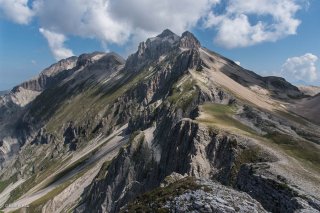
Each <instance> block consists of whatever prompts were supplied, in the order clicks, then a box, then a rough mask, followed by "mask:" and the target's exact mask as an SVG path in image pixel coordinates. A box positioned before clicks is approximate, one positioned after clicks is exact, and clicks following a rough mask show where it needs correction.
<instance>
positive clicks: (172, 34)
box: [157, 29, 177, 38]
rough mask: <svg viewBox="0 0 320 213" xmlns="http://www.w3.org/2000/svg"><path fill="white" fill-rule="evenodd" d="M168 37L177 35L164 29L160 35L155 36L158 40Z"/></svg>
mask: <svg viewBox="0 0 320 213" xmlns="http://www.w3.org/2000/svg"><path fill="white" fill-rule="evenodd" d="M168 36H177V35H176V34H175V33H173V32H172V31H171V30H169V29H165V30H164V31H163V32H162V33H161V34H159V35H157V37H158V38H165V37H168Z"/></svg>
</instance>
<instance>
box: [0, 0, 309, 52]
mask: <svg viewBox="0 0 320 213" xmlns="http://www.w3.org/2000/svg"><path fill="white" fill-rule="evenodd" d="M301 2H304V0H246V1H244V0H226V1H221V0H197V1H195V0H161V1H159V0H90V1H88V0H0V11H1V12H2V14H1V16H2V17H3V16H4V17H7V18H8V19H10V20H12V21H14V22H16V23H20V24H28V23H30V21H31V20H32V18H35V19H36V20H37V23H39V25H40V26H39V27H40V28H41V29H43V30H44V31H43V30H42V31H43V32H51V33H54V34H57V35H60V37H62V38H63V39H62V40H63V41H64V40H65V39H66V38H67V37H68V36H79V37H83V38H93V39H97V40H99V41H100V42H101V44H102V45H104V46H106V48H107V46H108V45H109V44H118V45H123V44H128V43H131V45H135V46H136V43H137V42H138V41H141V40H144V39H146V38H147V37H150V36H154V35H156V34H158V33H160V32H161V31H162V30H164V29H166V28H169V29H171V30H172V31H174V32H176V33H178V34H180V33H182V32H183V31H185V30H192V29H194V28H198V27H200V28H201V27H204V28H210V29H216V31H217V33H216V34H215V35H212V36H213V37H214V41H215V42H216V43H218V44H220V45H222V46H224V47H227V48H235V47H246V46H250V45H254V44H258V43H261V42H265V41H276V40H278V39H280V38H283V37H286V36H288V35H292V34H295V33H296V30H297V27H298V26H299V24H300V20H298V19H297V18H295V15H296V12H297V11H298V10H299V9H300V8H302V7H301V4H302V3H301ZM217 11H220V12H219V13H218V12H217ZM40 31H41V30H40ZM42 34H43V35H44V36H46V35H45V34H48V33H42ZM47 37H48V36H46V38H47ZM48 40H49V39H48ZM49 44H50V42H49ZM52 46H53V45H50V47H51V49H52V50H53V52H54V53H55V56H56V57H57V56H58V58H60V56H61V55H64V54H59V53H57V49H60V52H62V53H63V52H64V53H68V54H65V55H69V53H70V52H71V50H69V49H66V48H65V47H63V42H60V45H59V48H57V46H54V48H53V47H52Z"/></svg>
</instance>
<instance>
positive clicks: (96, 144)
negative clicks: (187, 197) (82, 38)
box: [0, 30, 320, 212]
mask: <svg viewBox="0 0 320 213" xmlns="http://www.w3.org/2000/svg"><path fill="white" fill-rule="evenodd" d="M74 60H75V58H74ZM69 65H70V64H69ZM69 65H68V66H67V67H69ZM71 67H72V68H71V69H67V70H62V71H61V72H62V73H64V72H66V73H68V74H66V75H63V76H62V77H61V79H60V78H59V83H56V84H52V85H50V86H49V88H45V89H44V90H43V91H41V93H40V94H38V95H37V96H36V97H35V99H34V100H32V101H31V102H30V103H28V104H27V105H25V106H24V111H23V116H17V119H18V120H17V122H16V124H15V125H12V126H10V128H7V129H10V130H11V133H12V134H11V133H10V134H9V136H10V138H11V139H8V137H9V136H6V137H4V138H3V137H2V138H0V139H1V141H3V142H2V144H1V147H0V149H1V151H2V153H1V154H2V155H1V157H2V158H3V156H4V155H3V153H6V152H4V151H3V150H4V147H5V146H6V147H8V146H10V144H13V143H12V140H16V141H18V143H14V144H20V145H19V146H16V148H15V151H13V152H10V154H9V155H11V157H10V158H6V157H4V159H3V160H2V162H5V163H4V164H3V165H2V166H3V167H2V168H3V169H2V170H1V172H0V180H2V181H5V180H8V178H11V179H12V177H13V176H15V177H16V179H17V180H24V182H22V183H20V184H21V185H20V186H19V187H18V188H12V190H11V191H10V195H8V198H7V199H6V200H3V201H2V200H0V201H1V202H0V205H1V204H5V203H7V204H9V203H10V204H13V205H14V204H17V205H18V204H19V205H20V204H28V205H29V204H30V207H29V209H27V210H28V211H31V212H36V211H46V212H55V211H58V212H64V211H68V210H72V211H76V212H88V211H93V212H118V211H120V210H125V208H129V207H130V208H134V209H136V208H138V207H139V208H145V207H146V206H145V204H144V203H143V202H142V203H141V201H139V197H138V196H141V195H142V196H143V194H144V193H147V192H148V191H150V190H157V189H158V187H160V185H161V183H163V181H165V180H166V178H167V179H170V177H173V176H174V175H173V174H175V173H178V174H181V175H186V176H189V177H192V178H195V179H192V181H191V182H188V184H190V185H189V186H190V187H191V188H184V189H182V191H181V194H177V195H174V194H169V195H170V196H167V197H166V198H165V199H166V200H165V201H166V202H165V203H162V204H161V205H163V206H161V207H162V208H164V209H167V210H170V209H174V208H180V206H177V207H175V206H174V205H177V204H175V202H172V199H180V198H179V196H180V195H181V196H182V195H184V194H185V193H187V194H188V193H189V192H187V191H184V190H191V191H192V190H196V189H198V188H197V187H198V185H199V184H200V185H201V183H203V180H202V179H206V180H207V181H209V182H208V183H206V184H207V185H208V186H210V187H211V190H214V187H213V185H216V186H219V184H224V185H227V186H229V187H232V188H230V190H235V191H234V192H232V193H237V192H236V191H237V190H238V191H239V190H240V191H241V193H245V194H248V195H250V196H251V197H252V198H253V199H255V201H254V202H257V203H256V207H255V208H256V209H260V210H261V209H262V208H263V209H264V210H266V211H275V212H277V211H284V210H288V211H290V212H296V211H300V210H305V211H307V210H310V211H319V199H320V198H319V197H317V195H318V194H319V193H318V192H319V191H317V189H316V188H315V187H314V186H316V185H317V183H319V182H320V180H319V178H318V177H319V176H317V174H319V171H318V169H317V168H319V167H318V165H319V162H320V161H319V157H318V156H317V152H318V150H319V147H318V145H317V142H318V141H319V138H320V132H319V126H318V125H317V124H316V123H313V122H310V121H309V120H307V119H305V118H303V117H301V116H298V115H296V114H293V113H292V112H291V111H290V110H289V108H288V107H287V106H289V105H292V104H297V103H296V102H299V100H304V99H303V98H304V96H303V94H302V93H301V92H300V91H299V90H298V89H297V88H296V87H295V86H293V85H291V84H290V83H288V82H286V81H285V80H284V79H282V78H278V77H261V76H259V75H257V74H254V73H253V72H251V71H248V70H245V69H243V68H241V67H239V66H238V65H236V64H235V63H234V62H233V61H231V60H229V59H226V58H224V57H221V56H220V55H219V54H216V53H213V52H212V51H209V50H207V49H206V48H203V47H201V44H200V42H199V41H198V40H197V39H196V38H195V37H194V36H193V35H192V34H191V33H190V32H185V33H183V34H182V35H181V37H180V36H177V35H175V34H174V33H172V32H171V31H169V30H165V31H164V32H163V33H161V34H160V35H158V36H156V37H154V38H149V39H147V40H146V41H145V42H142V43H140V44H139V47H138V50H137V52H136V53H134V54H132V55H130V56H129V57H128V59H127V60H124V59H122V58H121V57H120V56H118V55H116V54H114V53H109V54H107V53H93V54H84V55H81V56H79V57H78V58H77V60H76V62H75V61H73V62H72V66H71ZM68 70H69V71H68ZM61 72H58V74H57V72H53V73H55V74H56V75H59V73H61ZM35 88H38V87H35ZM41 88H42V87H41ZM9 109H11V108H10V107H9ZM0 113H2V114H0V115H3V114H4V113H3V111H0ZM1 128H2V127H1ZM0 136H1V135H0ZM14 137H16V138H14ZM4 144H5V146H4ZM110 146H112V147H114V149H113V148H111V149H110ZM99 150H100V151H99ZM110 150H113V151H110ZM7 153H9V152H7ZM110 153H112V154H110ZM107 159H108V160H107ZM292 159H294V160H292ZM61 162H65V163H62V165H63V166H61V165H60V164H61ZM13 165H14V166H13ZM89 165H96V166H94V167H90V166H89ZM10 166H12V167H11V168H14V169H8V168H10ZM17 171H19V172H17ZM52 171H55V172H52ZM305 171H308V173H307V174H305ZM48 172H49V173H50V172H51V173H53V176H50V175H49V176H48V175H47V174H48ZM90 174H96V175H93V176H92V175H90ZM55 175H56V176H55ZM78 175H79V176H80V177H79V176H78ZM81 176H82V177H87V178H88V177H90V178H89V179H90V180H92V181H88V182H87V183H86V184H85V186H81V184H80V183H81ZM70 178H71V179H70ZM73 178H74V179H73ZM52 179H53V180H58V182H59V181H60V182H62V183H64V184H60V185H58V186H57V185H55V184H53V183H54V181H53V180H52ZM178 179H179V178H178ZM178 179H177V180H178ZM66 180H72V183H70V182H68V181H66ZM177 180H176V181H177ZM187 180H189V179H187ZM212 180H214V181H218V182H219V183H214V182H211V181H212ZM176 181H173V182H172V183H171V184H173V185H172V186H174V187H175V184H177V183H178V182H176ZM255 183H257V185H255ZM295 185H298V186H299V187H295ZM43 187H45V189H46V190H48V191H50V189H51V191H50V193H53V191H54V192H55V193H53V194H52V196H50V197H49V199H44V198H41V197H37V198H38V199H36V198H33V197H32V195H33V193H37V192H39V189H40V188H41V189H42V188H43ZM50 187H52V188H53V189H54V190H52V188H50ZM85 187H86V189H85ZM177 187H178V186H177ZM179 187H180V186H179ZM210 187H209V188H210ZM75 188H78V189H79V191H77V193H75V194H77V196H76V197H74V198H73V199H72V200H71V199H70V200H65V199H63V198H65V197H66V195H67V194H68V193H70V192H71V191H73V190H75ZM22 189H23V190H22ZM58 189H59V190H58ZM37 190H38V191H37ZM166 190H170V188H166ZM179 190H180V188H179ZM223 191H225V192H226V193H227V191H228V190H227V189H223ZM0 193H1V191H0ZM201 193H209V191H208V192H201ZM230 193H231V192H230ZM48 194H49V193H47V194H43V197H45V195H48ZM192 196H193V195H192ZM194 196H198V195H197V194H195V195H194ZM274 196H275V197H277V199H276V200H275V199H274V198H273V197H274ZM136 199H138V200H137V201H135V200H136ZM197 199H198V198H197ZM201 199H202V198H200V197H199V200H198V201H199V202H200V201H201ZM210 199H211V201H210V203H211V204H210V205H212V207H210V206H209V208H211V209H212V208H213V209H219V208H222V207H221V206H219V205H220V204H219V203H216V202H215V201H214V200H217V199H218V200H219V199H222V200H223V199H226V198H225V197H224V198H221V197H215V196H213V197H212V198H210ZM241 199H243V201H245V200H246V201H248V202H251V201H250V200H249V199H248V198H247V197H246V196H243V197H242V198H241ZM56 202H59V203H60V204H61V205H60V204H58V203H56ZM131 202H133V203H134V202H136V204H137V205H136V206H132V205H131V204H130V203H131ZM228 202H229V201H228ZM193 204H194V203H192V202H191V201H190V206H187V207H181V208H188V209H185V210H184V211H187V210H190V211H191V210H194V209H199V208H202V207H201V205H200V206H199V207H197V206H196V205H195V204H194V205H193ZM150 205H151V206H152V205H153V204H152V203H151V204H150ZM157 205H159V204H157ZM228 205H229V207H230V208H232V209H234V211H236V206H235V204H232V202H229V203H228ZM260 205H261V206H260ZM59 206H64V207H63V209H61V208H60V207H59ZM139 208H138V210H139ZM246 208H247V207H246ZM4 210H5V212H7V211H10V208H6V209H4ZM11 210H12V209H11ZM136 210H137V209H136ZM140 210H141V209H140ZM251 211H252V209H251V210H248V209H247V210H244V212H251ZM261 211H262V210H261Z"/></svg>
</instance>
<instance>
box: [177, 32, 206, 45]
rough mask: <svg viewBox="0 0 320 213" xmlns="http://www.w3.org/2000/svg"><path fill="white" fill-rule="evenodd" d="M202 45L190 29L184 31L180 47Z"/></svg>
mask: <svg viewBox="0 0 320 213" xmlns="http://www.w3.org/2000/svg"><path fill="white" fill-rule="evenodd" d="M200 46H201V44H200V42H199V40H198V39H197V38H196V37H195V36H194V35H193V34H192V33H191V32H189V31H186V32H184V33H182V36H181V38H180V47H182V48H192V49H193V48H199V47H200Z"/></svg>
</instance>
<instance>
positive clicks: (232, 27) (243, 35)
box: [204, 0, 301, 48]
mask: <svg viewBox="0 0 320 213" xmlns="http://www.w3.org/2000/svg"><path fill="white" fill-rule="evenodd" d="M299 9H301V6H300V5H299V4H298V3H297V2H296V1H294V0H246V1H243V0H229V1H228V3H227V5H226V7H225V11H224V12H223V13H222V14H215V13H214V12H210V13H209V15H208V16H207V18H206V21H205V24H204V26H205V27H207V28H211V27H216V29H217V36H216V37H215V39H214V40H215V42H216V43H217V44H220V45H221V46H224V47H227V48H235V47H246V46H251V45H254V44H258V43H261V42H266V41H277V40H278V39H281V38H283V37H286V36H288V35H293V34H295V33H296V30H297V28H298V26H299V24H300V20H298V19H296V18H295V14H296V12H297V11H298V10H299Z"/></svg>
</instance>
